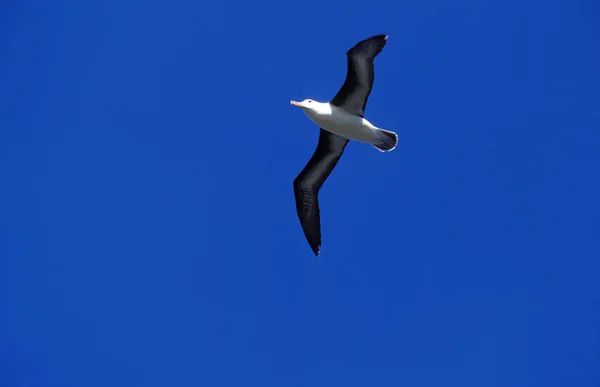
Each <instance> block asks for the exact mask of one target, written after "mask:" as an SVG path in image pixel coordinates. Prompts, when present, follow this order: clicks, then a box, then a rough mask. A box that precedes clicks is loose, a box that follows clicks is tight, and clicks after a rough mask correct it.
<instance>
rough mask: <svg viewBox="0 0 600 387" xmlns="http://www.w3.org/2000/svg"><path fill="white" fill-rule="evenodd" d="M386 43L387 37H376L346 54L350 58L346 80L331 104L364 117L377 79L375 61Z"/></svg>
mask: <svg viewBox="0 0 600 387" xmlns="http://www.w3.org/2000/svg"><path fill="white" fill-rule="evenodd" d="M386 42H387V35H376V36H373V37H371V38H368V39H365V40H363V41H360V42H358V43H357V44H356V45H355V46H354V47H352V48H351V49H350V50H348V52H346V56H347V57H348V70H347V73H346V80H345V81H344V84H343V85H342V87H341V88H340V91H338V93H337V94H336V96H335V97H333V99H332V100H331V104H333V105H335V106H339V107H342V108H344V109H346V111H348V112H350V113H352V114H356V115H357V116H361V117H362V116H363V115H364V113H365V107H366V106H367V100H368V99H369V94H371V89H372V88H373V81H374V79H375V71H374V67H373V60H374V59H375V57H376V56H377V54H379V53H380V52H381V50H383V47H384V46H385V44H386Z"/></svg>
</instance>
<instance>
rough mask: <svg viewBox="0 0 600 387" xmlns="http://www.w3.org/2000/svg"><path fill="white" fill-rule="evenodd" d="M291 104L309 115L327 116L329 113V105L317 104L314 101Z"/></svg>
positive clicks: (293, 102) (306, 100) (292, 102)
mask: <svg viewBox="0 0 600 387" xmlns="http://www.w3.org/2000/svg"><path fill="white" fill-rule="evenodd" d="M290 103H291V104H292V105H294V106H298V107H300V108H302V109H303V110H304V112H305V113H306V114H309V115H322V114H327V113H328V111H329V104H327V103H323V102H317V101H315V100H313V99H305V100H304V101H302V102H296V101H290Z"/></svg>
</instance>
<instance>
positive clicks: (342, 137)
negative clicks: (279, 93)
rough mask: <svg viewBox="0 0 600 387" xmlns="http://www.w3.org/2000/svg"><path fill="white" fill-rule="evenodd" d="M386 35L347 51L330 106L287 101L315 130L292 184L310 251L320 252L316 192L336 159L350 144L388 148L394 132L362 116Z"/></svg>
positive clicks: (393, 142) (395, 138)
mask: <svg viewBox="0 0 600 387" xmlns="http://www.w3.org/2000/svg"><path fill="white" fill-rule="evenodd" d="M386 41H387V35H376V36H373V37H371V38H369V39H365V40H362V41H360V42H358V43H357V44H356V45H355V46H354V47H352V48H351V49H350V50H348V51H347V53H346V56H347V59H348V69H347V73H346V80H345V81H344V84H343V85H342V87H341V88H340V90H339V91H338V93H337V94H336V95H335V97H333V99H332V100H331V101H330V102H317V101H314V100H311V99H305V100H304V101H302V102H295V101H291V103H292V105H295V106H298V107H300V108H302V109H303V110H304V112H305V113H306V114H307V115H308V117H309V118H310V119H311V120H312V121H313V122H314V123H315V124H316V125H317V126H319V127H320V128H321V129H320V134H319V142H318V144H317V149H316V150H315V152H314V153H313V155H312V157H311V158H310V160H309V161H308V164H306V166H305V167H304V169H303V170H302V172H300V174H299V175H298V176H297V177H296V179H295V180H294V196H295V197H296V211H297V212H298V218H299V219H300V223H301V225H302V230H303V231H304V235H305V236H306V240H307V241H308V243H309V245H310V247H311V249H312V250H313V252H314V253H315V255H317V256H318V255H319V253H320V251H321V215H320V210H319V200H318V197H319V190H320V189H321V186H322V185H323V183H324V182H325V180H326V179H327V177H329V175H330V174H331V171H333V169H334V168H335V166H336V165H337V163H338V161H339V160H340V158H341V157H342V154H343V153H344V150H345V149H346V145H348V142H349V141H350V140H356V141H360V142H364V143H367V144H371V145H373V146H374V147H375V148H377V149H378V150H380V151H382V152H387V151H391V150H393V149H394V148H395V147H396V145H397V143H398V136H397V135H396V133H394V132H391V131H389V130H385V129H381V128H378V127H376V126H374V125H373V124H371V123H370V122H369V121H368V120H367V119H365V118H364V111H365V108H366V105H367V99H368V98H369V95H370V93H371V89H372V87H373V80H374V78H375V73H374V69H373V60H374V59H375V57H376V56H377V55H378V54H379V53H380V52H381V50H382V49H383V47H384V46H385V44H386Z"/></svg>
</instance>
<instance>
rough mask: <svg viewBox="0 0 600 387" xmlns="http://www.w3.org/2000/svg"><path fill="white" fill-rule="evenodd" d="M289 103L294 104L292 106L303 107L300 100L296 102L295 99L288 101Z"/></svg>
mask: <svg viewBox="0 0 600 387" xmlns="http://www.w3.org/2000/svg"><path fill="white" fill-rule="evenodd" d="M290 103H291V104H292V105H294V106H298V107H301V108H303V107H304V105H302V103H300V102H296V101H290Z"/></svg>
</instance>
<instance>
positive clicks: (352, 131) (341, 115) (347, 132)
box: [308, 106, 377, 144]
mask: <svg viewBox="0 0 600 387" xmlns="http://www.w3.org/2000/svg"><path fill="white" fill-rule="evenodd" d="M308 116H309V118H310V119H311V120H312V121H313V122H314V123H315V124H317V125H318V126H320V127H321V128H323V129H325V130H327V131H329V132H332V133H335V134H337V135H338V136H341V137H344V138H347V139H349V140H356V141H361V142H366V143H368V144H372V143H373V142H374V141H376V140H377V135H376V133H375V132H376V130H377V128H376V127H375V126H373V124H371V123H370V122H369V121H368V120H366V119H365V118H362V117H359V116H355V115H354V114H350V113H348V112H347V111H345V110H343V109H341V108H339V107H337V106H331V114H324V115H320V114H319V115H316V114H314V115H313V114H308Z"/></svg>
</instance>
